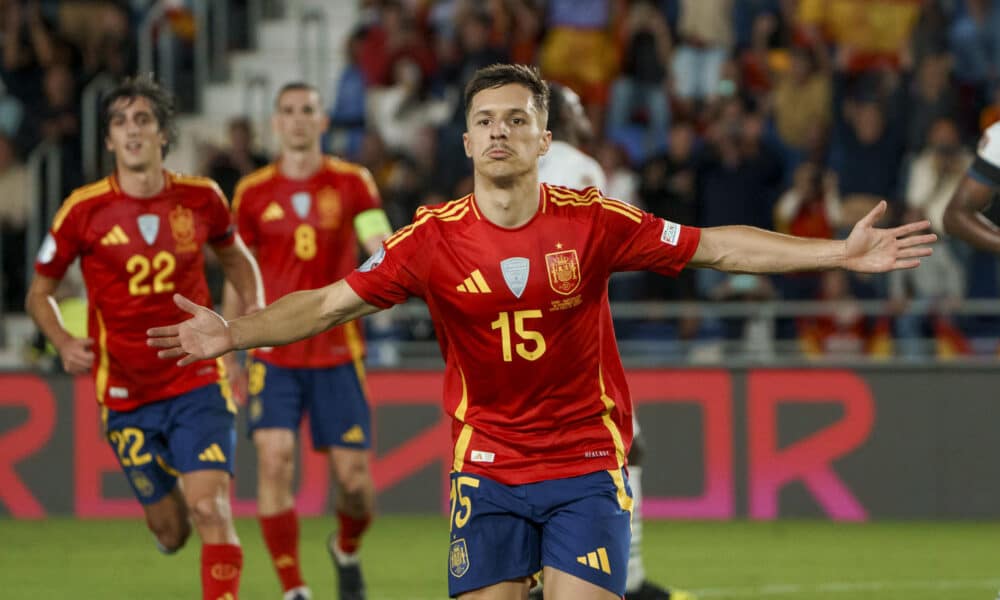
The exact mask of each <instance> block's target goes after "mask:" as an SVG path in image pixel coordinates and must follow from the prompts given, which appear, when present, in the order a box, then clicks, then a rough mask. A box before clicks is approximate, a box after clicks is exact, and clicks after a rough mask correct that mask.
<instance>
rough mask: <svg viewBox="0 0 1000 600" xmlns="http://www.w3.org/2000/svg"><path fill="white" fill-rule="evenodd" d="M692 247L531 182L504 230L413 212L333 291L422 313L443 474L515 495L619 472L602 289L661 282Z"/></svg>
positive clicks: (631, 211)
mask: <svg viewBox="0 0 1000 600" xmlns="http://www.w3.org/2000/svg"><path fill="white" fill-rule="evenodd" d="M699 238H700V231H699V230H698V229H695V228H688V227H682V226H680V225H677V224H676V223H671V222H669V221H664V220H662V219H659V218H656V217H654V216H652V215H650V214H648V213H645V212H642V211H640V210H639V209H636V208H634V207H631V206H629V205H627V204H624V203H622V202H619V201H617V200H611V199H608V198H604V197H603V196H602V195H601V193H600V192H599V191H598V190H597V189H596V188H587V189H585V190H579V191H577V190H570V189H568V188H564V187H558V186H549V185H545V184H543V185H541V186H540V192H539V208H538V212H537V213H536V214H535V216H534V217H533V218H532V219H531V220H530V221H529V222H528V223H526V224H525V225H523V226H521V227H519V228H516V229H505V228H502V227H499V226H497V225H495V224H493V223H491V222H490V221H488V220H487V219H485V218H484V217H483V216H482V215H481V214H480V212H479V209H478V207H477V206H476V201H475V198H474V197H473V196H467V197H465V198H462V199H460V200H455V201H453V202H449V203H446V204H443V205H440V206H437V207H431V208H423V209H420V210H418V211H417V214H416V216H415V217H414V221H413V223H411V224H410V225H408V226H406V227H404V228H403V229H400V230H399V231H398V232H397V233H396V234H395V235H393V236H392V237H391V238H389V239H388V240H386V242H385V243H384V245H383V250H382V251H381V252H379V253H377V254H376V255H374V256H372V257H371V258H370V259H369V260H368V262H366V263H365V264H364V265H362V267H361V268H359V269H358V270H357V271H355V272H353V273H352V274H351V275H349V276H348V277H347V283H348V284H349V285H350V286H351V287H352V289H354V291H355V292H357V293H358V295H360V296H361V297H362V298H363V299H364V300H365V301H366V302H368V303H370V304H372V305H375V306H378V307H382V308H386V307H389V306H391V305H393V304H397V303H400V302H403V301H404V300H406V299H407V298H408V297H409V296H417V297H420V298H423V299H424V300H425V301H426V302H427V305H428V308H429V309H430V313H431V317H432V319H433V320H434V325H435V329H436V332H437V336H438V343H439V344H440V347H441V352H442V354H443V355H444V358H445V364H446V366H445V391H444V396H445V397H444V408H445V411H446V412H447V413H448V414H450V415H451V416H452V417H453V425H452V439H453V441H454V445H455V454H454V464H453V469H454V470H455V471H464V472H469V473H475V474H480V475H484V476H486V477H489V478H491V479H493V480H495V481H499V482H501V483H505V484H508V485H517V484H523V483H531V482H536V481H541V480H546V479H558V478H563V477H574V476H578V475H582V474H585V473H592V472H595V471H601V470H610V469H616V468H620V467H621V466H622V465H623V464H624V462H625V455H626V452H627V449H628V447H629V446H630V445H631V442H632V405H631V400H630V398H629V395H628V390H627V388H626V385H625V374H624V370H623V369H622V365H621V359H620V358H619V355H618V348H617V345H616V343H615V336H614V331H613V329H612V321H611V311H610V306H609V304H608V293H607V291H608V278H609V276H610V275H611V273H612V272H615V271H629V270H641V269H645V270H652V271H655V272H658V273H661V274H664V275H670V276H675V275H676V274H677V273H678V272H680V270H681V269H682V268H683V267H684V265H685V264H687V262H688V261H689V260H690V258H691V256H692V255H693V254H694V252H695V249H696V248H697V246H698V240H699Z"/></svg>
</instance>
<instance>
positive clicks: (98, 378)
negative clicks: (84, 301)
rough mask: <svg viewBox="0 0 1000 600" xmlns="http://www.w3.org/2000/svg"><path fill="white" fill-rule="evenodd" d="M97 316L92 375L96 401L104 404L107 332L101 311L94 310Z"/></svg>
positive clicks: (106, 389)
mask: <svg viewBox="0 0 1000 600" xmlns="http://www.w3.org/2000/svg"><path fill="white" fill-rule="evenodd" d="M94 314H96V315H97V348H98V356H97V371H95V375H94V387H95V388H96V390H97V401H98V402H100V403H101V404H104V394H105V393H106V392H107V391H108V364H109V361H108V330H107V329H106V328H105V327H104V317H103V316H101V311H99V310H97V309H95V310H94Z"/></svg>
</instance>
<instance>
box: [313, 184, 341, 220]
mask: <svg viewBox="0 0 1000 600" xmlns="http://www.w3.org/2000/svg"><path fill="white" fill-rule="evenodd" d="M316 212H318V213H319V226H320V227H322V228H323V229H336V228H338V227H340V213H341V209H340V194H339V193H337V190H334V189H331V188H323V189H322V190H320V192H319V194H318V195H317V196H316Z"/></svg>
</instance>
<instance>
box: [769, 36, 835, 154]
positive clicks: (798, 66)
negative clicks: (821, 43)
mask: <svg viewBox="0 0 1000 600" xmlns="http://www.w3.org/2000/svg"><path fill="white" fill-rule="evenodd" d="M824 55H825V53H824V51H823V50H817V49H816V48H814V47H810V46H807V47H803V46H796V47H794V48H792V49H791V51H790V52H789V58H790V60H789V68H788V70H787V71H786V72H785V73H783V74H781V75H779V76H778V80H777V83H776V85H775V88H774V94H773V99H772V102H773V110H774V123H775V129H776V130H777V134H778V138H779V139H780V140H781V143H782V144H784V145H785V146H787V147H788V148H789V149H790V150H791V151H792V152H794V153H795V154H796V155H797V157H803V156H805V155H810V154H815V149H816V148H817V147H818V146H821V145H822V143H823V141H824V140H825V138H826V136H827V132H828V130H829V128H830V124H831V119H832V113H831V106H830V104H831V93H832V88H831V82H830V72H829V69H828V68H827V67H826V65H825V60H824V59H823V56H824Z"/></svg>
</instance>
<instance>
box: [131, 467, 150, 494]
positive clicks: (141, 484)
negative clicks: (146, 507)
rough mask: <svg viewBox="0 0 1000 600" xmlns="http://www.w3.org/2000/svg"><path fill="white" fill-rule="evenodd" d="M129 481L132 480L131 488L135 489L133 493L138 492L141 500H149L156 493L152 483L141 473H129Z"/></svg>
mask: <svg viewBox="0 0 1000 600" xmlns="http://www.w3.org/2000/svg"><path fill="white" fill-rule="evenodd" d="M129 479H131V480H132V486H133V487H134V488H135V491H137V492H139V495H140V496H142V497H143V498H149V497H150V496H152V495H153V492H155V491H156V489H155V488H154V487H153V482H152V481H150V480H149V477H146V475H145V474H144V473H142V471H132V472H131V473H129Z"/></svg>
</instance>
